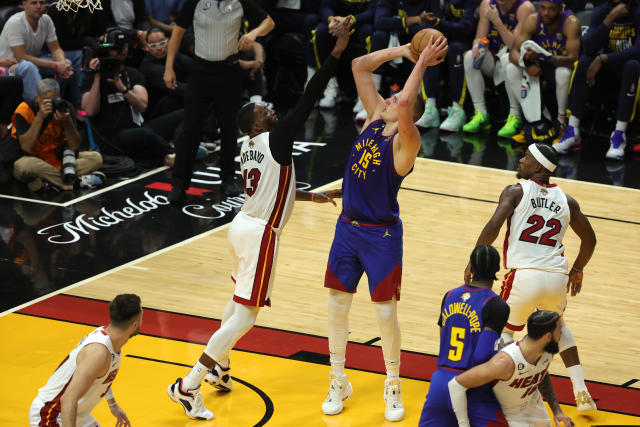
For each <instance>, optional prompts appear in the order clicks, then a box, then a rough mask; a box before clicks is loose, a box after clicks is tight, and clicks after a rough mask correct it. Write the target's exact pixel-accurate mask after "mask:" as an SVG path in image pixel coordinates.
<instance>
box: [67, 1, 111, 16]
mask: <svg viewBox="0 0 640 427" xmlns="http://www.w3.org/2000/svg"><path fill="white" fill-rule="evenodd" d="M56 7H57V8H58V10H63V11H65V12H69V11H71V12H77V11H78V9H80V8H86V9H89V12H90V13H93V11H94V10H102V4H101V3H100V0H58V4H56Z"/></svg>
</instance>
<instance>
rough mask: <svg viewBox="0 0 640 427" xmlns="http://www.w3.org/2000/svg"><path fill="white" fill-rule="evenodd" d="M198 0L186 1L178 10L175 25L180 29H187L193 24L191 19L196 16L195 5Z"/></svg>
mask: <svg viewBox="0 0 640 427" xmlns="http://www.w3.org/2000/svg"><path fill="white" fill-rule="evenodd" d="M197 4H198V0H187V1H185V3H184V6H182V9H180V12H179V13H178V17H177V18H176V25H178V26H179V27H181V28H189V27H190V26H191V25H192V24H193V17H194V15H195V14H196V5H197Z"/></svg>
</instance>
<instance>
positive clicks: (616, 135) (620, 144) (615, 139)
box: [606, 130, 627, 160]
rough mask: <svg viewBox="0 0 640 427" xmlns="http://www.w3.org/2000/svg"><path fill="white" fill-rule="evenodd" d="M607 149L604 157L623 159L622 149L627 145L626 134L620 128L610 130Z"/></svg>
mask: <svg viewBox="0 0 640 427" xmlns="http://www.w3.org/2000/svg"><path fill="white" fill-rule="evenodd" d="M609 143H610V145H609V149H608V150H607V154H606V157H607V159H611V160H622V159H624V149H625V148H626V147H627V135H625V133H624V132H623V131H621V130H614V131H613V132H611V137H610V138H609Z"/></svg>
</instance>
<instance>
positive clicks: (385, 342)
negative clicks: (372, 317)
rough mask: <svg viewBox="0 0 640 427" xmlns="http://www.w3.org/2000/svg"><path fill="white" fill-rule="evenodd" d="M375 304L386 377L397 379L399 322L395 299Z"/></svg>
mask: <svg viewBox="0 0 640 427" xmlns="http://www.w3.org/2000/svg"><path fill="white" fill-rule="evenodd" d="M375 305H376V319H377V320H378V327H379V328H380V338H381V341H382V355H383V356H384V364H385V367H386V368H387V378H389V379H397V378H399V377H400V324H399V323H398V310H397V301H396V300H395V298H394V299H392V300H391V301H384V302H378V303H376V304H375Z"/></svg>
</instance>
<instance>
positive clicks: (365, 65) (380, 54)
mask: <svg viewBox="0 0 640 427" xmlns="http://www.w3.org/2000/svg"><path fill="white" fill-rule="evenodd" d="M401 57H405V58H408V59H409V60H411V61H413V62H415V58H413V56H412V55H411V51H410V50H409V45H404V46H396V47H389V48H386V49H381V50H378V51H375V52H371V53H370V54H368V55H364V56H360V57H358V58H356V59H354V60H353V61H352V62H351V70H352V71H353V78H354V80H355V81H356V88H357V89H358V95H359V96H360V99H361V100H362V105H364V108H365V110H367V115H368V117H370V118H372V119H374V113H376V112H379V111H381V110H382V108H384V99H383V98H382V96H380V94H379V93H378V90H377V89H376V85H375V83H374V82H373V76H372V74H373V71H374V70H376V69H377V68H378V67H379V66H380V65H382V64H384V63H385V62H387V61H391V60H392V59H396V58H401ZM376 118H377V117H376ZM363 129H366V126H363Z"/></svg>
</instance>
